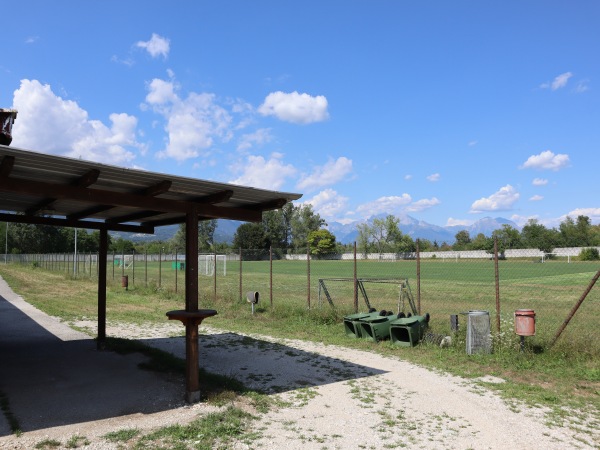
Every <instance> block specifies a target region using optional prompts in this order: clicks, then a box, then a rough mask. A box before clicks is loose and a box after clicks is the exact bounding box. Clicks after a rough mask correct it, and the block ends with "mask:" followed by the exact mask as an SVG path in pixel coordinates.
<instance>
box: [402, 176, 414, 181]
mask: <svg viewBox="0 0 600 450" xmlns="http://www.w3.org/2000/svg"><path fill="white" fill-rule="evenodd" d="M412 177H413V176H412V175H410V174H409V175H404V179H405V180H406V181H410V180H412Z"/></svg>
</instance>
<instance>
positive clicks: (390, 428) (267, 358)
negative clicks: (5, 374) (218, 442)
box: [0, 285, 600, 450]
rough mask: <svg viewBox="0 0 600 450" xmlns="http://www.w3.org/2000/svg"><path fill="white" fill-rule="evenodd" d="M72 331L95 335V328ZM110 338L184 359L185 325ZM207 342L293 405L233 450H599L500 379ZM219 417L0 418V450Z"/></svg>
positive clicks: (592, 432)
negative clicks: (502, 390)
mask: <svg viewBox="0 0 600 450" xmlns="http://www.w3.org/2000/svg"><path fill="white" fill-rule="evenodd" d="M1 291H2V286H1V285H0V294H2V292H1ZM38 313H39V312H38ZM36 314H37V313H36ZM40 314H41V313H40ZM47 320H50V322H51V323H52V327H53V329H54V334H55V335H56V334H57V333H58V334H60V332H59V331H58V329H59V328H61V327H62V328H63V329H64V332H65V333H67V332H68V330H70V329H69V328H68V327H66V325H65V324H61V323H59V322H58V321H56V320H54V319H51V318H48V319H47ZM74 325H76V326H77V327H79V328H83V329H85V330H87V331H89V332H91V333H93V332H94V331H95V323H94V322H84V321H82V322H78V323H76V324H74ZM340 330H341V327H340ZM71 332H72V330H71ZM107 333H108V335H110V336H118V337H129V338H136V339H139V340H140V341H142V342H144V343H145V344H148V345H152V346H154V347H157V348H160V349H162V350H165V351H168V352H171V353H173V354H175V355H177V356H179V357H182V358H183V357H184V355H185V345H184V340H183V338H182V337H181V336H177V335H180V334H181V333H182V327H181V325H178V324H176V323H173V322H169V323H165V324H164V325H163V326H144V327H135V326H132V325H117V324H109V326H108V328H107ZM200 339H201V354H200V360H201V361H200V364H201V366H202V367H204V368H205V369H206V370H208V371H210V372H213V373H219V374H224V375H229V376H233V377H235V378H237V379H238V380H240V381H242V382H243V383H245V384H246V385H247V386H249V387H254V388H257V389H261V390H263V391H266V392H271V393H273V394H272V395H276V396H279V397H280V398H281V399H282V400H285V401H286V402H287V403H286V404H285V405H286V406H281V407H278V408H274V409H272V410H271V411H270V412H268V413H266V414H262V415H260V417H259V419H258V420H257V421H256V424H255V428H256V430H257V431H260V433H261V436H262V437H260V438H258V439H257V440H254V441H252V442H251V444H245V443H241V442H238V443H235V445H234V448H235V449H247V448H256V449H282V448H285V449H287V450H291V449H303V450H310V449H349V448H359V449H360V448H362V449H382V448H427V449H437V448H439V449H468V448H473V449H565V448H581V449H585V448H600V432H599V430H598V429H597V427H596V428H594V427H593V426H586V425H585V424H579V426H578V429H577V431H573V429H571V428H566V427H549V426H547V425H546V424H545V423H546V419H545V414H544V413H545V411H544V410H543V409H541V408H530V407H527V406H525V405H522V404H519V403H518V402H515V401H513V402H510V404H508V403H506V402H505V401H503V400H502V399H500V397H498V396H497V395H496V394H495V393H493V392H492V391H490V390H488V389H487V388H486V387H485V385H486V383H497V382H503V380H500V379H496V378H493V377H486V378H485V379H480V380H465V379H463V378H459V377H454V376H450V375H447V374H439V373H435V372H433V371H430V370H427V369H424V368H421V367H418V366H415V365H413V364H410V363H407V362H405V361H402V360H399V359H396V358H390V357H384V356H380V355H377V354H375V353H370V352H366V351H358V350H348V349H346V348H341V347H336V346H329V345H322V344H318V343H310V342H304V341H296V340H280V339H277V340H275V339H271V338H270V337H267V336H243V335H239V334H236V333H229V332H225V331H222V330H217V329H212V328H207V327H204V326H203V327H201V337H200ZM0 388H1V387H0ZM149 400H150V399H149ZM212 410H214V408H213V407H210V406H207V405H202V404H200V405H192V406H186V405H183V404H182V403H181V402H179V403H177V404H175V405H173V407H172V408H171V409H169V410H166V411H160V412H156V413H152V414H141V413H137V414H129V415H127V414H125V415H122V416H119V417H112V418H107V419H104V420H100V421H93V422H81V423H75V424H69V425H65V426H62V427H53V428H46V429H39V430H35V431H31V432H25V433H23V434H22V435H21V436H20V437H15V436H13V435H10V434H8V433H6V432H2V431H3V430H2V420H0V448H2V449H4V448H6V449H26V448H33V446H34V445H35V443H37V442H40V441H41V440H42V439H45V438H53V439H58V440H61V441H62V442H66V441H67V439H68V438H69V437H72V436H73V435H80V436H85V437H86V438H87V439H88V441H90V443H89V444H88V445H84V446H80V447H79V448H82V449H112V448H119V447H118V446H116V445H113V444H109V443H107V442H106V440H104V439H103V438H102V437H101V436H102V435H103V434H105V433H107V432H108V431H115V430H119V429H122V428H132V427H136V428H139V429H142V430H149V429H152V428H155V427H157V426H160V425H167V424H171V423H185V422H186V421H190V420H192V419H193V418H195V417H197V416H198V415H201V414H206V413H207V412H208V411H212ZM4 427H6V425H4Z"/></svg>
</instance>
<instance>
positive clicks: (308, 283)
mask: <svg viewBox="0 0 600 450" xmlns="http://www.w3.org/2000/svg"><path fill="white" fill-rule="evenodd" d="M306 274H307V286H306V292H307V295H306V302H307V304H308V309H310V247H307V249H306Z"/></svg>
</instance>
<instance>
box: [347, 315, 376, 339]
mask: <svg viewBox="0 0 600 450" xmlns="http://www.w3.org/2000/svg"><path fill="white" fill-rule="evenodd" d="M375 316H379V313H378V312H372V313H357V314H350V315H349V316H346V317H344V332H345V333H346V336H348V337H351V338H360V337H362V333H361V328H360V321H361V320H366V319H369V318H371V317H375Z"/></svg>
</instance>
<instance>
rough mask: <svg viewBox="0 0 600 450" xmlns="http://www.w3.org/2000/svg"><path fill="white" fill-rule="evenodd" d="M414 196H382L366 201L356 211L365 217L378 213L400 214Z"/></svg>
mask: <svg viewBox="0 0 600 450" xmlns="http://www.w3.org/2000/svg"><path fill="white" fill-rule="evenodd" d="M411 201H412V198H411V196H410V195H408V194H402V195H401V196H389V197H380V198H378V199H377V200H375V201H373V202H369V203H364V204H362V205H360V206H359V207H358V208H356V212H357V213H358V214H360V215H361V216H362V217H364V218H368V217H371V216H374V215H376V214H381V213H387V214H392V215H394V214H398V213H399V212H401V211H402V209H403V207H404V206H406V205H408V204H409V203H410V202H411Z"/></svg>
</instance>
